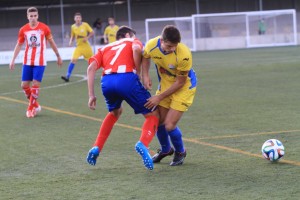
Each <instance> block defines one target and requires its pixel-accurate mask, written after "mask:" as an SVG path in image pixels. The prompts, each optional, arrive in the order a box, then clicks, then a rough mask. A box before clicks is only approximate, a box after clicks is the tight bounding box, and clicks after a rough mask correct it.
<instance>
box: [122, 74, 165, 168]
mask: <svg viewBox="0 0 300 200" xmlns="http://www.w3.org/2000/svg"><path fill="white" fill-rule="evenodd" d="M120 76H121V77H122V82H120V83H122V84H120V85H122V87H121V88H122V89H121V91H120V95H121V96H122V98H124V100H125V101H126V102H127V103H128V104H129V105H130V106H131V107H132V108H133V110H134V112H135V114H143V115H144V117H145V121H144V124H143V126H142V132H141V136H140V139H139V141H138V142H137V143H136V145H135V150H136V152H137V153H138V154H139V155H140V156H141V157H142V159H143V163H144V166H145V167H146V168H147V169H149V170H152V169H153V161H152V159H151V155H150V153H149V150H148V146H149V144H150V142H151V141H152V139H153V137H154V135H155V133H156V130H157V126H158V120H159V119H158V117H159V115H158V111H157V110H154V111H151V110H150V109H147V108H145V107H144V104H145V103H146V102H147V99H148V98H150V96H151V94H150V93H149V92H148V91H147V90H146V89H145V88H144V87H143V85H142V84H141V82H140V81H139V78H138V76H137V75H136V74H133V73H127V74H124V75H120Z"/></svg>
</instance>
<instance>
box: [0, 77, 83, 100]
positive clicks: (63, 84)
mask: <svg viewBox="0 0 300 200" xmlns="http://www.w3.org/2000/svg"><path fill="white" fill-rule="evenodd" d="M72 76H76V77H81V78H82V79H80V80H78V81H74V82H69V83H61V84H57V85H50V86H46V87H41V88H40V89H42V90H45V89H52V88H57V87H63V86H67V85H72V84H76V83H80V82H83V81H86V80H87V76H86V75H82V74H73V75H72ZM16 93H23V90H19V91H14V92H5V93H1V94H0V95H9V94H16Z"/></svg>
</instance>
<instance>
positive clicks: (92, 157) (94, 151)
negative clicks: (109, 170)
mask: <svg viewBox="0 0 300 200" xmlns="http://www.w3.org/2000/svg"><path fill="white" fill-rule="evenodd" d="M99 153H100V151H99V147H97V146H95V147H93V148H91V149H90V151H89V153H88V155H87V157H86V161H87V162H88V163H89V164H90V165H96V162H97V158H98V156H99Z"/></svg>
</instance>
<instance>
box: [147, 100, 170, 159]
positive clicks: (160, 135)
mask: <svg viewBox="0 0 300 200" xmlns="http://www.w3.org/2000/svg"><path fill="white" fill-rule="evenodd" d="M164 103H167V102H166V101H164V102H162V104H164ZM158 110H159V116H160V125H159V127H158V129H157V133H156V137H157V139H158V141H159V144H160V146H161V147H160V149H158V151H157V153H156V154H155V155H154V156H153V157H152V160H153V162H154V163H158V162H160V161H161V160H162V159H163V158H165V157H167V156H170V155H173V153H174V149H173V148H172V147H171V144H170V139H169V135H168V132H167V130H166V127H165V124H164V121H165V119H166V116H167V114H168V111H169V109H168V108H165V107H163V106H158Z"/></svg>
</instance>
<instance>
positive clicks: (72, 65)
mask: <svg viewBox="0 0 300 200" xmlns="http://www.w3.org/2000/svg"><path fill="white" fill-rule="evenodd" d="M74 67H75V63H71V62H70V64H69V68H68V72H67V75H66V76H67V78H70V76H71V74H72V71H73V69H74Z"/></svg>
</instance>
